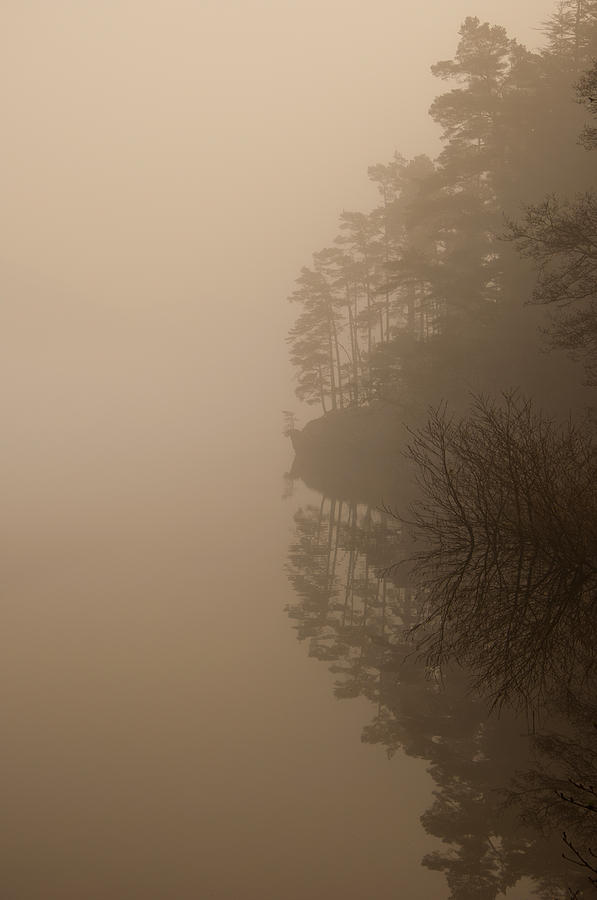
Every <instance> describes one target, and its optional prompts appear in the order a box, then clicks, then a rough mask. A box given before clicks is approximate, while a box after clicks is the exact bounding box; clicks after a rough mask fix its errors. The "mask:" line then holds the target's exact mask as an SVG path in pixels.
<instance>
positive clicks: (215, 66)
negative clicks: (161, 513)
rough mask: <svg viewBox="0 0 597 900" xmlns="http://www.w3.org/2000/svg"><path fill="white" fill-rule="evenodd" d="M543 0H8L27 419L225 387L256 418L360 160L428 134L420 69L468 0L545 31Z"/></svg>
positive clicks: (477, 9)
mask: <svg viewBox="0 0 597 900" xmlns="http://www.w3.org/2000/svg"><path fill="white" fill-rule="evenodd" d="M551 9H552V6H551V4H550V3H549V2H547V0H541V2H538V0H534V2H530V3H525V4H521V3H519V2H517V0H503V2H499V3H498V2H487V0H475V2H466V3H464V2H460V0H459V2H450V3H446V2H444V0H441V2H440V0H429V2H427V3H423V4H413V3H406V2H389V0H372V2H367V3H364V2H362V0H359V2H351V0H301V2H285V0H267V2H257V0H242V2H241V0H237V2H235V0H218V2H215V0H214V2H209V0H195V2H181V0H169V2H159V0H144V2H131V0H104V2H101V3H99V2H89V0H87V2H83V0H78V2H75V0H73V2H66V0H54V2H52V3H46V2H30V0H20V2H18V3H16V2H6V3H4V4H3V11H2V13H1V19H0V22H1V26H2V44H3V46H2V54H1V62H0V72H1V78H0V92H1V95H2V110H3V113H2V116H3V154H2V159H3V164H2V170H1V175H0V178H1V181H0V190H1V192H2V198H3V216H2V233H1V235H0V253H1V254H2V275H3V279H4V291H3V297H4V299H3V303H2V320H3V321H2V329H1V334H2V340H3V342H6V346H3V351H2V359H3V362H4V365H7V366H8V371H7V372H6V375H5V377H4V378H3V382H4V384H5V385H6V384H7V383H8V382H9V381H10V385H11V386H10V391H9V397H8V401H9V415H11V417H12V416H15V415H16V416H17V417H18V421H19V425H18V428H24V427H25V423H24V422H23V417H26V416H28V415H32V416H33V411H34V410H35V412H36V414H41V415H42V417H43V419H44V423H45V424H44V440H47V441H49V442H52V441H55V440H57V437H56V434H57V432H58V431H60V429H61V428H62V427H65V428H66V427H68V428H71V427H74V424H73V422H72V419H73V416H72V412H73V409H72V407H71V404H72V405H74V406H76V411H77V416H79V417H81V419H82V420H83V423H86V424H88V425H89V427H91V420H93V423H94V424H95V425H97V424H99V420H100V419H101V420H102V422H105V421H106V417H108V419H110V420H111V421H115V420H116V419H114V420H112V418H111V417H112V416H114V417H116V418H118V420H119V421H120V422H121V423H122V424H123V427H125V428H126V424H125V423H126V421H128V422H129V425H130V419H131V418H135V420H136V421H137V422H138V423H139V424H140V423H141V421H147V420H148V419H151V418H152V417H153V416H154V415H156V414H157V410H158V409H161V408H162V407H163V405H164V404H168V405H170V404H173V405H174V406H175V407H176V409H180V411H181V412H184V413H185V415H186V413H188V414H189V416H191V415H192V416H193V419H194V422H195V421H196V417H197V415H198V414H200V411H201V413H204V412H205V411H206V410H209V411H210V414H211V413H212V412H215V411H216V410H219V409H220V407H221V405H222V404H224V405H225V406H226V407H227V408H228V414H229V415H230V416H231V417H232V413H231V411H230V403H231V402H236V401H238V404H237V408H236V409H235V413H234V418H235V419H237V424H238V425H239V426H240V425H241V422H238V416H239V415H242V414H243V410H244V411H245V415H243V419H242V427H243V428H247V427H249V424H250V422H254V423H255V425H256V426H257V425H259V426H262V425H263V423H264V422H265V421H268V422H269V417H270V413H271V410H273V408H274V407H275V408H276V415H277V409H278V408H279V406H280V405H281V404H282V405H288V402H289V401H291V399H292V391H291V389H290V386H289V384H288V369H287V368H286V358H285V350H286V348H285V346H284V342H283V338H284V335H285V331H286V328H287V325H288V322H289V312H288V310H287V305H286V304H285V297H286V296H287V294H288V293H289V291H290V290H291V289H292V286H293V279H294V278H295V277H296V275H297V274H298V270H299V267H300V266H301V265H303V264H305V263H308V262H309V259H310V254H311V252H312V250H313V249H316V248H318V247H320V246H322V245H325V244H326V243H327V242H329V241H331V240H332V239H333V237H334V235H335V233H336V222H337V216H338V214H339V212H340V211H341V210H342V209H344V208H345V209H362V208H368V207H369V206H370V205H372V203H373V201H374V199H375V196H374V192H373V189H372V188H371V187H370V186H369V184H368V182H367V177H366V169H367V166H368V165H370V164H373V163H375V162H385V161H387V160H388V159H389V158H390V157H391V155H392V154H393V152H394V151H395V150H398V151H399V152H401V153H403V154H405V155H407V156H408V155H410V154H414V153H417V152H431V153H433V152H434V151H435V150H436V149H437V148H438V129H437V128H436V126H435V125H434V124H433V123H432V122H431V120H430V119H429V118H428V117H427V114H426V110H427V107H428V105H429V103H430V102H431V100H432V99H433V97H434V96H435V95H436V94H437V93H439V92H440V90H441V89H442V86H441V82H439V81H438V80H437V79H434V78H433V77H432V76H431V74H430V71H429V67H430V65H431V64H432V63H433V62H435V61H437V60H438V59H442V58H449V57H451V56H452V55H453V53H454V50H455V47H456V43H457V29H458V27H459V25H460V23H461V21H462V20H463V18H464V17H465V15H469V14H474V15H478V16H479V17H481V18H487V19H489V20H490V21H492V22H498V23H501V24H504V25H505V26H507V28H508V29H509V31H510V33H511V34H512V35H516V36H518V37H519V38H520V39H521V40H522V41H526V42H527V43H529V44H530V45H536V44H537V43H539V42H540V41H541V35H540V33H539V32H538V31H537V30H536V26H537V24H538V22H540V21H541V20H542V19H545V18H546V17H547V15H548V13H549V12H550V11H551ZM257 389H259V390H260V391H263V392H267V393H268V394H269V395H270V396H269V398H268V402H266V403H261V402H257V400H258V398H257V397H256V396H255V393H254V391H255V390H257ZM185 392H188V396H183V395H184V393H185ZM233 397H234V398H236V399H235V400H233V399H232V398H233ZM57 401H58V402H57ZM181 407H182V408H181ZM61 410H62V418H61ZM26 411H28V412H26ZM217 414H218V415H220V413H219V412H218V413H217ZM173 415H174V418H175V419H177V418H178V416H177V414H176V412H174V413H173ZM46 416H50V419H49V420H46ZM66 420H68V421H66ZM83 423H82V424H81V428H82V427H83ZM161 424H164V425H166V424H168V425H170V426H172V422H171V421H169V422H167V423H166V422H164V423H161V422H160V425H161ZM102 427H103V426H102ZM177 427H182V426H181V424H180V422H178V424H177ZM10 432H11V433H13V434H14V438H15V439H16V434H17V433H16V432H14V426H13V427H12V428H11V429H10ZM29 436H30V435H29V433H28V432H27V433H24V434H23V442H24V444H25V445H28V444H29ZM104 439H105V440H108V439H109V437H108V436H107V435H104ZM23 449H24V448H23V447H21V445H20V444H19V453H20V452H21V450H23Z"/></svg>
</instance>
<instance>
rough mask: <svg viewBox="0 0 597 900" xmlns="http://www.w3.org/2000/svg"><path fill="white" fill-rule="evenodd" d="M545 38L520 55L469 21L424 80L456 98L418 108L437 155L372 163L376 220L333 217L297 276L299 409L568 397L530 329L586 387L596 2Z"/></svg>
mask: <svg viewBox="0 0 597 900" xmlns="http://www.w3.org/2000/svg"><path fill="white" fill-rule="evenodd" d="M543 30H544V35H545V46H544V48H543V49H542V50H540V51H538V52H531V51H529V50H527V49H526V48H525V47H523V46H522V45H521V44H519V43H518V42H517V41H516V40H515V39H513V38H511V37H509V35H508V34H507V33H506V31H505V29H504V28H502V27H500V26H497V25H489V24H487V23H482V22H481V21H480V20H479V19H478V18H473V17H470V18H467V19H466V20H465V22H464V24H463V25H462V27H461V29H460V40H459V43H458V46H457V50H456V53H455V56H454V59H452V60H447V61H441V62H438V63H436V64H435V65H434V66H432V71H433V73H434V74H435V75H436V76H437V77H438V78H440V79H441V80H443V81H446V82H448V83H449V84H450V87H449V89H448V90H447V91H446V92H445V93H442V94H440V96H438V97H437V98H436V99H435V100H434V102H433V104H432V106H431V109H430V114H431V116H432V118H433V119H434V120H435V121H436V122H437V123H438V125H439V126H440V127H441V129H442V140H443V149H442V151H441V153H440V154H439V156H438V157H437V159H435V160H432V159H430V158H429V157H428V156H425V155H421V156H416V157H415V158H414V159H410V160H409V159H405V158H403V157H402V156H400V155H398V154H396V155H395V156H394V158H393V159H392V160H391V161H390V162H389V163H387V164H385V165H384V164H380V165H374V166H372V167H371V168H370V169H369V177H370V179H371V180H372V182H373V183H374V184H375V185H376V187H377V189H378V192H379V197H380V203H379V205H378V206H377V207H376V208H375V209H373V210H372V211H371V212H369V213H363V212H343V213H342V215H341V217H340V225H339V236H338V237H337V238H336V240H335V242H334V245H333V246H332V247H327V248H324V249H322V250H320V251H318V252H316V253H314V255H313V262H312V265H311V266H308V267H307V266H306V267H304V268H303V269H302V271H301V274H300V277H299V278H298V279H297V288H296V290H295V291H294V293H293V294H292V296H291V298H290V299H291V301H292V302H293V303H295V304H296V305H297V307H298V315H297V318H296V321H295V324H294V326H293V328H292V329H291V331H290V334H289V337H288V342H289V346H290V353H291V359H292V362H293V364H294V366H295V367H296V372H297V388H296V393H297V396H298V397H299V399H300V400H302V401H304V402H306V403H309V404H320V406H321V408H322V410H323V411H324V412H327V411H329V410H331V409H341V408H345V407H347V406H350V405H352V406H354V405H360V404H366V403H368V402H370V401H371V400H372V399H373V398H381V399H384V400H389V401H391V402H395V403H400V404H404V405H405V406H406V407H408V406H411V407H412V406H414V407H418V408H420V409H425V408H426V407H427V405H428V404H429V403H430V402H436V401H437V400H438V399H439V398H440V397H443V398H445V399H449V400H450V401H451V402H456V404H458V403H459V402H460V400H461V399H462V398H464V397H465V396H466V395H467V393H468V392H469V391H470V390H473V391H474V390H488V389H491V388H494V387H495V386H496V385H497V387H498V388H501V387H512V386H518V385H520V386H522V387H523V389H524V390H525V391H527V392H529V393H534V394H535V395H536V396H537V397H539V398H541V396H542V395H546V394H547V393H548V392H551V393H554V392H556V391H560V392H563V393H564V394H565V395H566V397H569V396H570V395H571V394H572V393H574V391H576V390H578V385H579V383H580V381H581V380H582V374H583V373H582V371H580V370H579V371H578V373H574V374H571V371H570V367H569V366H567V365H566V361H565V358H564V356H563V354H560V355H559V356H558V355H552V356H550V357H549V359H548V360H546V358H545V355H543V356H542V355H541V354H540V346H541V338H540V336H539V326H543V327H544V328H547V329H549V328H551V334H552V343H553V344H554V345H555V346H557V347H560V348H563V349H565V350H573V351H578V352H579V353H583V352H584V353H585V361H586V362H587V367H586V370H585V375H586V376H587V379H588V381H589V382H590V381H591V380H592V381H594V380H595V376H596V370H595V367H594V365H593V363H592V361H591V354H592V353H593V352H594V351H595V349H596V347H597V314H596V313H595V311H594V310H593V308H592V305H591V304H592V302H593V297H594V289H593V285H594V284H595V279H594V275H595V266H597V251H596V250H595V247H596V246H597V199H596V198H595V195H594V194H593V193H592V184H593V181H594V169H595V157H594V156H593V154H591V153H590V152H587V151H588V150H590V149H591V148H592V147H594V146H595V144H596V143H597V131H596V130H595V129H594V128H593V127H592V125H591V124H589V125H587V119H588V120H589V122H590V123H592V122H593V119H592V117H591V110H592V109H593V108H594V107H597V103H594V104H593V103H592V101H591V99H590V98H591V97H592V96H597V75H596V74H595V72H596V69H595V67H594V66H595V63H594V60H595V58H596V57H597V0H563V2H560V3H559V4H558V7H557V10H556V11H555V12H554V14H553V15H552V16H551V17H550V19H549V20H548V21H547V22H546V23H544V24H543ZM557 198H561V199H557ZM525 257H527V258H529V259H530V263H529V261H528V259H526V258H525ZM537 267H538V269H539V281H538V282H537V281H536V271H537ZM532 299H534V300H535V302H536V305H535V306H531V307H528V306H526V307H525V301H528V300H532ZM553 304H555V306H556V307H558V308H559V307H561V306H563V307H565V309H564V312H563V314H561V315H560V316H559V317H558V318H556V320H555V323H551V324H550V322H551V319H550V318H549V317H548V316H547V315H546V312H545V308H546V307H547V306H548V305H553ZM552 308H553V307H552ZM575 379H576V380H575Z"/></svg>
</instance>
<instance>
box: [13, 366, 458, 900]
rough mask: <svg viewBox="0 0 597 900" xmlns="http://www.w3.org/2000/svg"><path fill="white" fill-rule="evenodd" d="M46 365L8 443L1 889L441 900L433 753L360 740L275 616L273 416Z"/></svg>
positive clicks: (327, 680) (318, 670)
mask: <svg viewBox="0 0 597 900" xmlns="http://www.w3.org/2000/svg"><path fill="white" fill-rule="evenodd" d="M57 378H58V376H53V377H50V386H49V387H48V386H47V379H46V381H44V378H43V375H42V374H40V375H39V376H38V377H37V378H36V379H35V383H34V384H33V386H32V388H31V404H32V405H31V406H30V407H29V409H28V410H25V411H24V412H23V411H22V410H20V411H18V414H17V413H15V414H14V415H13V421H12V426H13V427H12V429H11V433H10V436H9V439H8V452H7V456H6V458H7V468H8V475H9V477H8V479H7V482H6V491H5V494H6V497H5V499H6V510H7V516H6V518H5V522H4V527H3V537H2V539H3V544H4V548H5V553H4V557H5V578H4V583H5V592H4V595H5V604H4V609H5V611H4V617H3V629H2V660H3V668H4V677H3V679H2V693H3V700H2V704H3V706H2V708H3V782H4V787H3V819H4V840H3V845H4V849H3V855H4V861H3V866H2V869H3V876H2V877H3V882H4V887H3V891H2V896H3V897H6V898H7V900H38V898H39V900H50V898H56V900H70V898H73V900H74V898H77V900H79V898H86V900H92V898H98V900H100V898H101V900H108V898H109V900H117V898H127V900H130V898H140V900H145V898H153V897H155V898H158V897H159V898H165V897H176V898H180V900H187V898H189V900H190V898H204V897H214V898H222V900H224V898H226V900H228V898H230V900H235V898H247V900H252V898H260V900H263V898H272V900H273V898H282V897H284V898H297V900H299V898H301V900H302V898H322V900H323V898H329V900H335V898H340V897H343V898H355V900H356V898H364V897H372V896H375V897H377V898H386V897H387V898H390V897H396V896H400V895H402V896H404V893H405V892H406V895H407V896H409V897H412V898H419V897H421V898H423V897H430V896H437V897H443V896H444V895H445V889H444V886H443V882H442V878H441V877H440V876H439V875H438V874H436V873H431V872H428V871H425V870H423V869H421V867H420V860H421V857H422V855H423V854H424V853H425V852H427V851H428V850H429V849H430V848H431V846H432V845H433V841H432V840H431V839H430V838H429V837H428V836H427V835H426V834H425V832H424V830H423V829H422V828H421V826H420V824H419V822H418V819H419V816H420V815H421V814H422V812H423V811H424V809H425V807H426V805H428V803H429V801H430V799H431V789H432V781H431V779H430V777H429V776H428V775H427V774H426V771H425V769H426V767H425V763H424V762H423V761H421V760H415V759H412V758H406V757H400V758H398V759H394V760H393V761H389V760H388V759H387V758H386V755H385V753H384V751H383V749H382V748H380V747H371V746H366V745H363V744H361V742H360V733H361V728H362V726H363V724H364V722H365V721H366V718H367V715H368V703H367V701H364V700H361V701H355V702H352V703H349V704H339V703H337V702H336V701H335V700H334V698H333V695H332V691H331V686H332V685H331V682H332V679H331V676H330V675H329V673H328V672H327V671H326V668H325V667H324V666H321V665H320V664H318V663H316V662H314V661H313V660H310V659H309V658H308V656H307V654H306V653H305V651H304V648H303V647H302V646H301V645H300V644H298V643H297V641H296V639H295V635H294V633H293V631H292V629H291V627H290V625H289V621H288V618H287V616H286V613H285V612H284V607H285V606H286V605H287V604H289V603H291V602H293V600H294V596H293V591H292V588H291V586H290V584H289V582H288V579H287V577H286V575H285V573H284V564H285V559H286V553H287V551H288V546H289V543H290V541H291V540H292V536H293V527H294V526H293V514H294V512H295V509H296V506H297V505H298V504H299V503H300V502H301V499H302V500H303V501H304V500H305V499H307V498H306V497H304V496H303V497H302V498H301V497H296V498H293V499H291V500H286V501H284V500H282V498H281V494H282V488H283V485H282V477H281V476H282V473H283V472H284V470H285V469H286V468H288V465H289V461H290V460H289V457H290V452H289V448H288V446H287V445H286V442H285V441H284V439H283V438H281V437H280V436H279V435H278V428H279V424H278V417H279V412H278V410H277V409H276V410H275V411H273V413H272V414H271V423H270V424H271V428H270V430H269V432H268V431H267V429H265V430H261V429H260V430H259V433H257V431H255V432H253V433H251V431H250V430H245V431H244V433H243V435H242V439H241V438H240V432H241V431H242V430H243V429H244V427H245V424H246V421H247V416H246V413H244V414H243V413H242V412H241V411H240V410H239V411H238V414H235V412H234V409H232V410H228V411H227V412H226V414H225V415H221V414H220V415H219V416H218V415H217V414H216V413H215V411H212V412H213V413H214V414H213V415H212V416H211V418H210V417H207V416H206V415H205V411H204V418H203V420H202V421H201V422H200V423H199V424H198V423H197V421H196V419H195V418H193V409H192V401H191V400H189V401H187V406H186V407H185V405H184V403H181V404H180V408H174V410H173V409H172V405H171V403H172V398H174V397H176V396H178V394H177V393H176V392H174V391H172V393H171V394H169V393H168V391H166V392H165V400H164V398H163V397H162V398H158V399H157V400H155V402H154V404H153V405H152V404H151V403H149V401H146V410H145V412H143V411H141V412H139V406H138V405H137V407H135V403H134V401H135V396H134V391H133V389H132V388H131V387H130V385H129V386H128V387H126V388H124V391H123V394H121V395H119V394H118V393H117V392H116V391H112V390H111V389H110V391H109V392H108V393H107V394H106V396H105V404H104V407H102V408H100V404H99V402H98V398H101V397H103V396H104V395H103V393H102V391H104V390H105V388H103V387H101V388H99V389H98V390H97V393H96V395H95V396H93V395H92V398H91V399H92V401H95V403H94V405H93V406H92V408H91V412H90V411H89V406H88V404H87V403H86V402H83V401H82V399H81V397H82V396H83V395H84V390H83V389H81V388H80V387H77V386H76V384H74V385H70V386H69V384H68V382H67V379H66V378H63V379H58V381H57ZM154 380H155V376H154ZM123 384H124V382H123ZM85 387H86V388H89V379H87V383H86V384H85ZM56 391H58V394H56ZM52 394H53V399H54V403H53V406H51V405H50V408H49V409H48V405H47V404H49V403H50V400H51V399H52ZM154 397H155V394H154ZM106 407H107V411H106ZM135 409H136V412H131V410H135ZM148 410H149V411H148ZM208 412H209V410H208ZM231 421H236V422H237V423H240V425H238V429H239V431H238V433H237V438H235V439H232V438H231V435H232V434H235V427H231V425H230V422H231ZM266 421H269V420H267V417H266ZM274 423H275V425H274Z"/></svg>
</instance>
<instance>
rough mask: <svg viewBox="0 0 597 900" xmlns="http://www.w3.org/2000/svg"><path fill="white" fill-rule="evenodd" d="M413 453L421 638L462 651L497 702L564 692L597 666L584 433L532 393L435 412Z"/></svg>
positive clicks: (588, 447) (592, 526)
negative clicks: (462, 411) (418, 493)
mask: <svg viewBox="0 0 597 900" xmlns="http://www.w3.org/2000/svg"><path fill="white" fill-rule="evenodd" d="M410 454H411V457H412V459H413V460H414V462H415V463H416V465H417V467H418V472H419V481H420V486H421V489H422V499H421V500H420V501H418V503H417V504H416V505H415V507H414V529H415V533H416V536H417V538H418V539H419V540H420V541H423V550H421V551H420V552H419V554H418V556H417V567H418V575H419V577H420V579H421V583H422V585H423V591H422V596H423V597H424V612H423V615H422V620H421V621H422V629H421V632H419V634H420V635H421V633H422V637H421V646H423V647H424V648H425V650H426V653H427V658H428V661H429V662H430V663H431V664H432V665H439V666H441V665H442V664H444V663H445V661H446V660H448V659H454V658H455V659H458V660H460V661H461V662H463V663H465V664H466V665H467V666H469V667H470V668H471V669H472V671H473V672H474V673H475V675H476V677H477V683H478V685H479V687H480V688H481V689H482V691H483V692H484V693H486V694H487V693H489V694H490V695H491V696H492V697H493V699H494V701H495V702H497V703H498V704H501V703H502V702H504V701H512V700H519V699H520V698H523V699H524V700H525V701H530V702H534V703H536V702H539V701H541V700H543V699H545V698H546V697H548V696H552V695H553V693H554V692H555V691H557V692H558V694H562V693H563V692H568V693H569V694H570V695H572V696H576V695H578V694H579V693H582V692H583V691H584V690H587V689H590V687H591V685H592V684H593V683H594V679H595V676H596V675H597V656H596V642H595V622H596V613H597V488H596V485H597V479H596V476H597V456H596V454H595V449H594V445H593V441H592V437H591V435H590V434H589V432H588V431H584V430H583V429H581V428H577V427H574V426H572V425H571V424H568V425H567V426H564V427H557V426H556V425H555V424H554V423H553V422H552V421H550V420H549V419H547V418H545V417H544V416H542V415H541V414H539V413H537V412H535V411H534V410H533V408H532V405H531V403H530V402H523V401H521V400H518V399H517V398H516V397H514V396H512V395H507V396H505V397H504V401H503V403H501V404H497V403H490V402H487V401H484V400H477V401H476V402H475V404H474V406H473V408H472V411H471V415H470V416H469V417H468V418H467V419H464V420H462V421H454V420H452V419H450V418H449V417H448V416H447V414H446V411H445V409H439V410H436V411H435V412H433V413H432V415H431V416H430V418H429V421H428V423H427V425H426V426H425V427H424V428H423V429H421V430H420V431H418V432H416V433H415V434H414V439H413V442H412V444H411V447H410Z"/></svg>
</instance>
